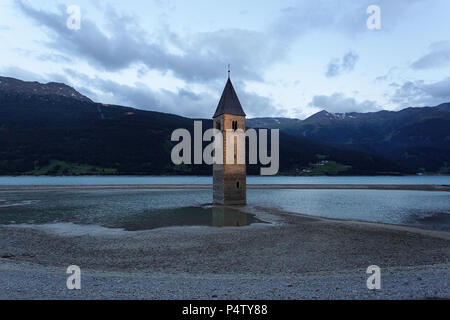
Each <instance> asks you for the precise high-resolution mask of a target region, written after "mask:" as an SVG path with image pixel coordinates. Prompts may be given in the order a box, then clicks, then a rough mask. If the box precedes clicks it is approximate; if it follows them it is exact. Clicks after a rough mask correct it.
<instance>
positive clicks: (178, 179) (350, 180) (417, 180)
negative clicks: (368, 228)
mask: <svg viewBox="0 0 450 320" xmlns="http://www.w3.org/2000/svg"><path fill="white" fill-rule="evenodd" d="M211 183H212V177H210V176H81V177H49V176H37V177H36V176H19V177H8V176H0V185H121V184H211ZM247 183H248V184H439V185H442V184H450V176H395V177H393V176H375V177H373V176H352V177H294V176H249V177H247Z"/></svg>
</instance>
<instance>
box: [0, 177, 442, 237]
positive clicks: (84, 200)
mask: <svg viewBox="0 0 450 320" xmlns="http://www.w3.org/2000/svg"><path fill="white" fill-rule="evenodd" d="M418 178H421V177H418ZM100 179H101V178H100ZM202 179H203V178H202ZM350 179H353V178H349V180H347V181H350ZM335 181H336V180H335ZM320 183H323V182H320ZM336 183H338V182H336ZM339 183H342V182H339ZM358 183H360V182H358ZM395 183H398V182H395ZM247 197H248V205H252V206H256V205H258V206H267V207H278V208H281V209H284V210H287V211H291V212H294V213H303V214H308V215H313V216H322V217H329V218H337V219H353V220H363V221H373V222H383V223H391V224H401V225H412V226H418V227H424V228H433V229H441V230H449V231H450V193H448V192H434V191H433V192H431V191H400V190H399V191H392V190H279V189H267V190H266V189H262V190H257V189H250V190H248V192H247ZM211 199H212V191H210V190H177V189H175V190H138V189H127V190H64V191H2V192H0V224H9V225H10V224H31V225H36V224H58V223H59V224H61V223H63V224H64V223H65V224H68V223H69V224H74V225H84V226H87V225H97V226H102V227H106V228H122V229H125V230H129V231H135V230H145V229H153V228H158V227H164V226H179V225H191V226H193V225H209V226H217V227H219V226H241V225H247V224H250V223H253V222H258V221H257V220H256V219H255V218H254V216H252V215H247V214H242V213H239V212H237V211H232V212H223V211H217V210H216V211H214V208H212V207H211V205H210V203H211Z"/></svg>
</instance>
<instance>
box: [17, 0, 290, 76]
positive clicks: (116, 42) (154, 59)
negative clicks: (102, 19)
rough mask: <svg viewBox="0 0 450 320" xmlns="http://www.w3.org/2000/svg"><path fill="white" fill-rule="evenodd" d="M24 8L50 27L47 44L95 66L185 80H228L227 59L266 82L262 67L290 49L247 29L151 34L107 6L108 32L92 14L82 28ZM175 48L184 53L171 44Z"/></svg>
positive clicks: (239, 72) (240, 73) (21, 5)
mask: <svg viewBox="0 0 450 320" xmlns="http://www.w3.org/2000/svg"><path fill="white" fill-rule="evenodd" d="M17 4H18V7H19V8H20V9H21V11H22V12H23V13H24V14H25V15H27V16H28V17H30V18H32V19H33V20H34V21H36V22H37V23H38V24H39V25H42V26H44V27H46V30H48V31H49V32H50V35H51V37H50V38H51V39H52V40H50V42H49V43H48V44H47V45H48V46H49V47H51V48H52V49H54V50H58V51H59V52H61V53H63V54H70V55H73V56H78V57H79V58H84V59H86V60H87V61H88V62H89V63H90V64H91V65H93V66H95V67H97V68H101V69H104V70H108V71H117V70H121V69H125V68H128V67H130V66H132V65H134V64H144V65H145V66H146V67H148V68H149V69H154V70H158V71H160V72H163V73H165V72H169V71H171V72H173V74H174V75H175V76H176V77H178V78H181V79H184V80H188V81H197V82H209V81H211V80H217V79H220V78H223V76H224V74H225V72H226V71H225V66H226V64H227V63H229V62H231V63H233V66H232V68H233V74H235V75H236V76H238V77H239V78H241V79H244V80H257V81H258V80H262V72H261V70H264V69H263V68H262V67H263V66H267V65H270V64H272V63H275V62H276V61H278V60H279V59H280V58H281V57H282V56H283V54H284V52H285V51H286V50H287V46H285V45H283V46H281V45H280V44H279V42H278V41H277V40H276V38H274V37H270V36H267V34H265V33H263V32H256V31H248V30H241V29H231V30H220V31H214V32H204V33H198V34H193V35H190V36H186V37H184V38H183V39H181V38H180V36H179V35H177V34H175V33H173V32H171V30H170V29H169V27H168V26H165V28H164V29H163V30H156V31H155V32H154V33H153V34H149V33H148V32H147V31H146V30H143V29H142V28H141V27H140V26H139V25H138V24H137V23H136V20H137V19H132V18H131V17H128V16H121V15H119V14H117V13H116V12H115V11H114V10H113V9H111V8H109V9H108V10H107V15H106V17H107V18H108V20H109V23H108V25H107V31H108V32H107V33H105V32H103V31H102V30H100V29H99V27H98V26H97V25H96V24H95V23H94V22H92V21H90V20H89V19H87V18H83V19H82V26H81V29H80V30H78V31H73V30H69V29H68V28H67V27H66V18H67V17H66V13H65V11H64V8H60V12H59V13H52V12H46V11H42V10H38V9H34V8H33V7H32V6H30V5H28V4H26V3H25V2H23V1H17ZM169 45H170V47H175V48H176V49H177V50H178V51H179V52H180V54H175V53H172V52H170V50H168V49H167V48H168V47H169Z"/></svg>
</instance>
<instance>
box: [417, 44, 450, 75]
mask: <svg viewBox="0 0 450 320" xmlns="http://www.w3.org/2000/svg"><path fill="white" fill-rule="evenodd" d="M448 64H450V41H444V42H437V43H434V44H432V45H431V46H430V52H429V53H427V54H426V55H424V56H422V57H421V58H419V59H418V60H416V61H414V62H413V63H412V64H411V68H413V69H416V70H420V69H431V68H438V67H442V66H445V65H448Z"/></svg>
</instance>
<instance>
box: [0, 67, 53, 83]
mask: <svg viewBox="0 0 450 320" xmlns="http://www.w3.org/2000/svg"><path fill="white" fill-rule="evenodd" d="M0 72H1V73H2V74H3V75H4V76H5V77H11V78H17V79H20V80H24V81H39V82H46V81H47V80H48V78H46V77H45V76H42V75H40V74H37V73H34V72H31V71H27V70H24V69H22V68H19V67H5V68H2V69H0Z"/></svg>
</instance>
